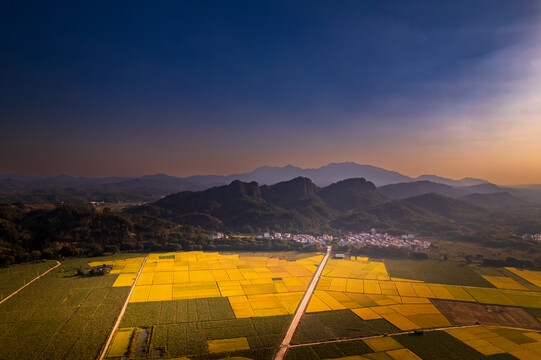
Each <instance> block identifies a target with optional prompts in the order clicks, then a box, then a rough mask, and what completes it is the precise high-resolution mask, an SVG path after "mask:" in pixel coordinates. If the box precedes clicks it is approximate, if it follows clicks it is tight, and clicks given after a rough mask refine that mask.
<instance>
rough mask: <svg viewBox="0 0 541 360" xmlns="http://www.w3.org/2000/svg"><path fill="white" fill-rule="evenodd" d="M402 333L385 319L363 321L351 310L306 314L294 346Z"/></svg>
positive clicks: (297, 332)
mask: <svg viewBox="0 0 541 360" xmlns="http://www.w3.org/2000/svg"><path fill="white" fill-rule="evenodd" d="M398 331H400V330H399V329H398V328H396V327H395V326H393V325H391V324H390V323H389V322H387V321H386V320H384V319H376V320H362V319H360V318H359V317H358V316H357V315H355V314H354V313H353V312H352V311H351V310H337V311H325V312H320V313H310V314H306V315H305V316H304V317H303V319H302V321H301V324H300V325H299V328H298V329H297V331H296V333H295V335H294V337H293V343H294V344H303V343H310V342H317V341H324V340H336V339H347V338H355V337H362V336H370V335H377V334H386V333H393V332H398Z"/></svg>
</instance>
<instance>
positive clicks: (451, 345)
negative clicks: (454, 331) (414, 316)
mask: <svg viewBox="0 0 541 360" xmlns="http://www.w3.org/2000/svg"><path fill="white" fill-rule="evenodd" d="M394 339H395V340H396V341H398V342H399V343H401V344H402V345H404V347H406V348H408V349H410V350H411V351H413V352H414V353H415V354H417V355H418V356H419V357H420V358H421V359H423V360H440V359H441V360H443V359H452V360H462V359H486V357H485V356H484V355H482V354H481V353H479V352H477V351H475V350H474V349H472V348H471V347H469V346H468V345H466V344H464V343H463V342H462V341H460V340H458V339H456V338H454V337H453V336H451V335H449V334H447V333H446V332H444V331H433V332H425V333H424V334H423V335H399V336H395V337H394Z"/></svg>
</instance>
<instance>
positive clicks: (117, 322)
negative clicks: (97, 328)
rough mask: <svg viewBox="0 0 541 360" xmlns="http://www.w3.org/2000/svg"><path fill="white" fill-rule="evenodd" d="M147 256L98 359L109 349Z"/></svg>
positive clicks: (103, 356) (101, 358)
mask: <svg viewBox="0 0 541 360" xmlns="http://www.w3.org/2000/svg"><path fill="white" fill-rule="evenodd" d="M147 258H148V256H147V257H145V259H144V260H143V263H142V264H141V268H139V272H138V273H137V276H136V277H135V280H134V281H133V284H132V286H131V289H130V293H129V294H128V296H127V297H126V301H125V302H124V306H123V307H122V310H121V311H120V314H119V315H118V318H117V319H116V323H115V326H114V327H113V330H111V333H110V334H109V338H108V339H107V342H106V343H105V347H104V348H103V350H102V353H101V355H100V360H103V359H104V358H105V355H106V354H107V350H108V349H109V346H110V345H111V341H112V340H113V336H114V335H115V332H116V331H117V330H118V326H119V325H120V321H121V320H122V316H124V313H125V312H126V308H127V307H128V302H129V301H130V297H131V294H132V293H133V289H135V284H137V280H139V276H140V275H141V271H143V267H144V266H145V263H146V262H147Z"/></svg>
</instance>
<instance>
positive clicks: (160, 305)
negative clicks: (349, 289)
mask: <svg viewBox="0 0 541 360" xmlns="http://www.w3.org/2000/svg"><path fill="white" fill-rule="evenodd" d="M291 318H292V316H291V315H283V316H269V317H256V318H246V319H237V318H236V317H235V314H234V312H233V310H232V308H231V305H230V304H229V301H228V300H227V298H208V299H189V300H175V301H156V302H143V303H130V304H129V305H128V308H127V310H126V313H125V315H124V317H123V318H122V323H121V325H120V326H121V328H125V327H144V328H148V329H152V336H151V343H150V346H149V351H148V354H153V353H154V351H155V350H158V351H161V352H162V354H164V355H165V356H170V357H180V356H185V355H198V356H196V358H197V359H199V358H202V359H203V358H205V359H206V358H212V359H214V358H217V357H216V356H218V355H216V354H208V352H209V348H208V345H207V342H208V341H212V340H221V339H233V338H243V337H245V338H247V341H248V344H249V346H250V350H239V351H231V352H228V353H226V354H221V355H220V356H221V357H218V358H223V357H225V356H226V355H230V356H244V357H249V358H254V359H260V358H270V357H271V356H272V354H273V353H274V352H275V351H276V348H277V347H278V345H279V344H280V342H281V340H282V338H283V336H284V333H285V330H286V329H287V327H288V326H289V323H290V322H291ZM262 356H263V357H262Z"/></svg>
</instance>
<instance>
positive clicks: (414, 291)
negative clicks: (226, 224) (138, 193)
mask: <svg viewBox="0 0 541 360" xmlns="http://www.w3.org/2000/svg"><path fill="white" fill-rule="evenodd" d="M254 255H257V254H250V256H242V255H239V254H218V253H205V252H178V253H165V254H150V255H148V257H147V260H146V262H145V265H144V267H143V268H142V269H141V265H142V262H143V260H144V256H140V255H139V256H137V255H135V256H133V257H131V258H128V257H126V255H123V256H115V257H109V258H102V259H95V260H94V261H91V262H90V265H91V266H96V265H101V264H110V265H113V270H112V271H111V274H110V275H107V276H101V277H81V276H77V275H76V270H77V268H78V267H79V266H81V265H83V264H84V263H85V261H84V260H67V261H64V262H63V264H62V265H61V266H60V267H59V268H57V269H54V270H53V271H51V272H50V273H49V274H47V275H46V276H44V277H43V278H41V279H39V280H38V281H36V282H35V283H33V284H32V285H31V286H28V287H27V288H25V289H24V290H23V291H21V292H20V293H19V294H17V295H16V296H14V297H12V298H10V299H8V301H6V302H5V303H3V304H0V314H1V317H0V330H2V334H3V336H2V337H0V359H35V358H39V359H96V358H97V357H98V356H99V354H100V352H101V351H102V349H103V347H104V344H105V341H106V339H107V337H108V335H109V333H110V332H111V330H112V328H113V324H114V323H115V321H116V319H117V317H118V316H119V314H120V310H121V308H122V305H123V304H124V302H125V301H126V299H127V296H128V293H129V291H130V288H131V287H132V286H133V293H132V295H131V297H130V299H129V302H128V306H127V308H126V312H125V313H124V315H123V317H122V320H121V323H120V328H119V329H118V331H117V332H116V333H115V334H114V337H113V341H112V343H111V345H110V347H109V348H108V351H107V354H106V357H107V358H109V359H120V358H133V359H137V358H139V359H143V358H146V359H149V358H181V357H190V358H193V359H222V358H225V357H228V356H239V357H244V358H249V359H271V358H273V355H274V354H275V352H276V350H277V347H278V345H279V344H280V342H281V341H282V339H283V336H284V334H285V331H286V329H287V327H288V326H289V323H290V322H291V319H292V317H293V315H292V314H294V313H295V310H296V308H297V306H298V304H299V302H300V300H301V298H302V297H303V295H304V292H305V291H306V289H307V287H308V284H309V283H310V281H311V279H312V276H313V274H314V273H315V271H316V269H317V266H318V265H319V263H320V262H321V259H322V258H323V255H321V254H319V255H315V256H309V255H305V257H302V256H295V257H293V260H282V259H279V258H276V257H267V256H254ZM86 262H87V261H86ZM43 264H44V265H41V263H40V264H35V265H24V266H23V265H21V266H18V267H14V268H10V272H9V273H8V272H7V271H4V270H7V269H2V272H0V279H2V280H4V279H5V280H6V282H5V284H0V288H1V286H4V288H5V289H6V291H10V289H12V288H14V285H10V284H18V283H19V282H20V279H21V278H23V279H25V280H23V281H27V280H26V278H29V279H31V278H33V277H35V275H34V273H36V272H38V271H39V270H43V271H44V270H46V269H41V267H45V265H47V266H49V267H50V266H52V265H51V264H49V263H43ZM36 266H39V267H40V268H39V269H38V268H36ZM25 267H28V268H25ZM140 269H141V275H140V276H139V279H138V281H137V283H135V284H134V281H135V279H136V276H137V273H138V271H139V270H140ZM25 274H26V275H25ZM30 275H34V276H30ZM25 276H26V278H25ZM539 285H541V275H540V273H539V272H535V271H527V270H518V269H514V268H505V269H503V268H502V269H493V268H491V269H488V268H476V267H474V266H467V265H459V264H456V263H447V262H441V263H440V262H434V261H417V262H410V261H402V260H396V261H385V262H382V261H375V260H372V259H368V258H365V257H358V258H354V259H351V260H337V259H331V260H329V261H328V263H327V265H326V267H325V269H324V270H323V272H322V277H321V278H320V280H319V283H318V286H317V289H316V290H315V292H314V294H313V296H312V298H311V300H310V303H309V305H308V308H307V313H306V314H305V315H304V317H303V318H302V320H301V323H300V325H299V327H298V328H297V331H296V332H295V335H294V338H293V345H292V347H291V348H290V350H289V352H288V354H287V358H288V359H342V358H343V359H348V360H350V359H466V358H471V359H484V358H489V359H535V358H541V335H540V334H539V332H536V331H533V330H526V329H524V330H520V329H511V328H504V327H501V326H503V325H509V326H514V327H515V328H516V327H518V326H517V324H523V326H526V327H528V328H529V329H538V328H540V327H541V324H540V323H539V322H538V321H537V320H536V318H537V319H539V318H540V317H541V288H540V287H539ZM465 318H467V319H466V320H467V321H466V320H465ZM513 320H514V321H513ZM476 321H479V322H480V323H481V326H479V325H477V326H475V325H474V326H470V324H475V322H476ZM463 325H467V326H466V327H464V326H463ZM412 330H424V333H417V334H415V335H412V334H407V333H406V332H408V331H412ZM382 334H390V335H389V336H383V337H381V335H382Z"/></svg>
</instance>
